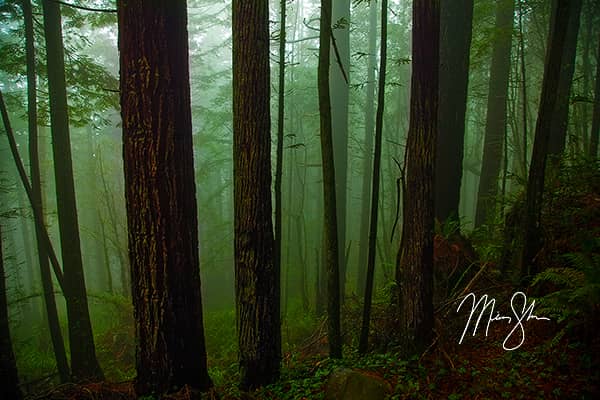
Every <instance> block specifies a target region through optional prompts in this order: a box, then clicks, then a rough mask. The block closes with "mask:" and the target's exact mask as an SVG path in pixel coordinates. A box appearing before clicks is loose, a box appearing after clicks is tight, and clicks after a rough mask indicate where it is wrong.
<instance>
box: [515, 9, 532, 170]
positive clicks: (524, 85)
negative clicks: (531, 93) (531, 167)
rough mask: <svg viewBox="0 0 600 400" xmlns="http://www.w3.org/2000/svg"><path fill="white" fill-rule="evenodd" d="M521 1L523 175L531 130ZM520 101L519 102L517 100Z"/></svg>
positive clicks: (520, 52)
mask: <svg viewBox="0 0 600 400" xmlns="http://www.w3.org/2000/svg"><path fill="white" fill-rule="evenodd" d="M517 1H518V2H519V55H520V57H519V58H520V60H521V95H522V97H521V101H522V104H523V110H522V119H523V122H522V123H523V137H522V140H523V155H522V161H521V162H522V163H523V165H522V169H523V177H525V176H526V175H527V166H528V164H527V153H528V147H529V146H528V144H527V143H528V142H529V137H528V135H529V130H528V129H527V127H528V124H527V118H528V115H529V113H528V110H529V107H528V104H527V74H526V72H527V71H526V68H525V36H524V34H523V0H517ZM517 103H518V102H517Z"/></svg>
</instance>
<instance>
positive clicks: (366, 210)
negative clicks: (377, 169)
mask: <svg viewBox="0 0 600 400" xmlns="http://www.w3.org/2000/svg"><path fill="white" fill-rule="evenodd" d="M376 46H377V3H376V2H375V1H372V2H371V3H370V4H369V62H368V66H367V87H366V91H367V95H366V102H365V141H364V149H365V150H364V157H365V158H364V162H363V179H362V191H361V196H360V199H361V212H360V242H359V244H358V245H359V250H358V268H357V280H356V282H357V283H356V290H357V293H358V294H359V295H360V294H361V293H364V292H365V279H366V276H367V275H366V274H367V254H368V252H369V244H368V243H369V215H370V212H371V211H370V210H371V197H370V194H371V193H370V192H371V178H372V167H373V129H374V125H375V118H374V113H373V108H374V106H373V105H374V103H375V102H374V98H375V69H376V68H377V67H376V62H377V54H376V51H377V47H376Z"/></svg>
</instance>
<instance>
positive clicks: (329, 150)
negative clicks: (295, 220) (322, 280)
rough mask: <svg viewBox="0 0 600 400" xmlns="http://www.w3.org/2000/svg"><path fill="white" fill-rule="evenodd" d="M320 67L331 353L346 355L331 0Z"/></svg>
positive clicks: (324, 0) (325, 1)
mask: <svg viewBox="0 0 600 400" xmlns="http://www.w3.org/2000/svg"><path fill="white" fill-rule="evenodd" d="M319 29H320V32H319V66H318V71H317V78H318V89H319V119H320V132H321V157H322V166H323V215H324V218H323V220H324V224H325V225H324V232H323V233H324V240H323V241H324V248H323V251H324V252H325V255H324V257H323V258H324V260H325V269H326V271H327V337H328V340H329V355H330V357H333V358H341V357H342V338H341V332H340V331H341V329H340V268H339V266H340V257H339V252H340V248H339V242H338V235H337V234H338V229H337V228H338V223H337V213H336V212H337V211H336V210H337V207H336V188H337V186H336V184H335V180H336V174H335V167H334V155H333V132H332V119H331V95H330V87H329V64H330V60H331V59H330V49H331V34H332V33H331V32H332V28H331V0H321V20H320V24H319Z"/></svg>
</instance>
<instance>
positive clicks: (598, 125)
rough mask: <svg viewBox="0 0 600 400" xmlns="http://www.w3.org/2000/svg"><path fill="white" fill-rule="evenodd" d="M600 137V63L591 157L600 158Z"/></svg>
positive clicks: (599, 39) (599, 57)
mask: <svg viewBox="0 0 600 400" xmlns="http://www.w3.org/2000/svg"><path fill="white" fill-rule="evenodd" d="M597 55H598V60H600V36H599V37H598V53H597ZM599 136H600V62H598V63H597V64H596V89H595V91H594V112H593V116H592V131H591V133H590V157H591V158H596V157H598V137H599Z"/></svg>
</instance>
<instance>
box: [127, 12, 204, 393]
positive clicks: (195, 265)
mask: <svg viewBox="0 0 600 400" xmlns="http://www.w3.org/2000/svg"><path fill="white" fill-rule="evenodd" d="M117 9H118V21H119V52H120V69H121V84H120V85H121V86H120V89H121V90H120V91H121V117H122V121H123V159H124V172H125V188H126V189H125V203H126V208H127V226H128V228H129V229H128V231H129V240H128V242H129V260H130V264H131V285H132V290H131V293H132V296H131V297H132V300H133V308H134V315H135V331H136V343H137V345H136V369H137V378H136V391H137V394H138V396H140V397H141V396H143V395H150V394H153V393H155V394H158V395H159V396H160V395H161V394H163V393H167V392H171V391H177V390H179V389H180V388H182V387H183V386H184V385H189V386H190V387H192V388H193V389H196V390H200V391H204V390H207V389H208V388H210V387H211V386H212V382H211V380H210V377H209V376H208V371H207V364H206V349H205V342H204V326H203V315H202V296H201V290H200V271H199V254H198V219H197V218H198V217H197V215H198V213H197V206H196V184H195V182H194V160H193V147H192V113H191V106H190V86H189V85H190V83H189V64H188V63H189V58H188V57H189V56H188V34H187V22H186V21H187V9H186V2H185V0H177V1H173V0H172V1H168V2H167V1H153V2H152V4H149V3H148V2H147V1H142V0H127V1H125V0H122V1H118V2H117Z"/></svg>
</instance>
